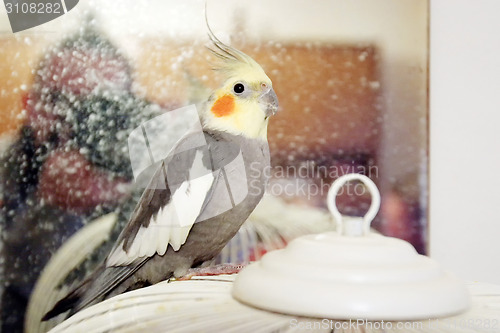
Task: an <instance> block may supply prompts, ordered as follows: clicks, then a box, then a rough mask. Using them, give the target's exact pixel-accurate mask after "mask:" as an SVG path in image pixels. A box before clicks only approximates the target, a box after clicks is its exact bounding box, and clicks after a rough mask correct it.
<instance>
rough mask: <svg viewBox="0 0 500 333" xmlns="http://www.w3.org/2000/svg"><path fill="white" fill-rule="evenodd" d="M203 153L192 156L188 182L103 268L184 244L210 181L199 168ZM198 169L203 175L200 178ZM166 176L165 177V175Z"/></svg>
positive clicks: (210, 177)
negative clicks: (130, 242) (128, 247)
mask: <svg viewBox="0 0 500 333" xmlns="http://www.w3.org/2000/svg"><path fill="white" fill-rule="evenodd" d="M202 157H203V154H202V153H201V152H200V151H198V152H197V153H196V155H195V158H194V162H193V166H192V169H191V170H190V172H189V180H187V181H185V182H183V183H182V184H181V185H180V186H179V187H178V188H177V190H176V191H175V192H174V193H173V195H172V197H171V198H172V199H171V200H170V202H169V203H168V204H167V205H166V206H165V207H163V208H161V209H160V210H159V211H158V213H157V214H156V217H152V218H151V220H150V222H149V225H148V226H147V227H144V226H141V227H140V228H139V230H138V232H137V234H136V236H135V238H134V240H133V242H132V245H131V247H130V249H129V250H128V251H124V250H123V242H122V243H120V244H119V245H118V246H117V247H116V248H115V249H114V250H113V252H112V253H111V254H110V255H109V257H108V259H107V262H106V265H107V266H123V265H128V264H130V263H132V262H133V261H135V260H137V259H138V258H141V257H151V256H153V255H154V254H155V253H158V254H159V255H164V254H165V252H166V251H167V248H168V245H169V244H170V245H171V246H172V249H173V250H174V251H178V250H179V249H180V247H181V246H182V245H183V244H184V243H185V242H186V240H187V237H188V235H189V231H190V230H191V228H192V227H193V225H194V223H195V221H196V218H197V217H198V216H199V215H200V212H201V209H202V206H203V203H204V202H205V198H206V197H207V194H208V192H209V191H210V188H211V187H212V184H213V182H214V176H213V174H212V171H211V170H208V169H207V168H205V167H204V166H203V162H202ZM201 168H204V170H205V172H204V173H206V174H205V175H203V176H201V177H196V175H200V170H201ZM167 177H168V176H167Z"/></svg>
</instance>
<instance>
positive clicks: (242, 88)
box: [233, 83, 245, 94]
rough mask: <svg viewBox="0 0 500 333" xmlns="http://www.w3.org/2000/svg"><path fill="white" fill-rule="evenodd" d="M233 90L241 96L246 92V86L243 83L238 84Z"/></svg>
mask: <svg viewBox="0 0 500 333" xmlns="http://www.w3.org/2000/svg"><path fill="white" fill-rule="evenodd" d="M233 90H234V92H235V93H237V94H241V93H242V92H244V91H245V86H244V85H243V84H242V83H236V84H235V85H234V87H233Z"/></svg>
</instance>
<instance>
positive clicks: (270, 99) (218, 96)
mask: <svg viewBox="0 0 500 333" xmlns="http://www.w3.org/2000/svg"><path fill="white" fill-rule="evenodd" d="M207 28H208V36H209V37H210V40H211V41H212V43H213V46H214V48H209V50H210V51H211V52H212V53H213V54H214V55H215V56H216V57H217V59H218V63H217V64H216V65H215V67H214V70H217V71H220V72H221V73H222V74H223V75H224V79H225V81H224V84H223V85H222V87H221V88H219V89H217V90H215V91H214V93H213V94H212V96H211V97H210V98H209V100H208V102H207V108H206V109H205V110H203V111H202V112H201V118H202V122H203V125H204V127H206V128H211V129H216V130H221V131H226V132H229V133H232V134H236V135H242V136H245V137H248V138H260V139H266V138H267V124H268V120H269V117H270V116H271V115H274V114H275V113H276V111H277V109H278V98H277V96H276V94H275V92H274V90H273V87H272V82H271V79H270V78H269V77H268V76H267V75H266V73H265V72H264V70H263V69H262V67H261V66H260V65H259V64H258V63H257V62H256V61H255V60H253V59H252V58H251V57H250V56H248V55H246V54H245V53H243V52H241V51H240V50H237V49H235V48H233V47H231V46H228V45H226V44H224V43H223V42H221V41H220V40H219V39H218V38H217V37H216V36H215V35H214V33H213V32H212V30H211V28H210V26H209V25H208V20H207Z"/></svg>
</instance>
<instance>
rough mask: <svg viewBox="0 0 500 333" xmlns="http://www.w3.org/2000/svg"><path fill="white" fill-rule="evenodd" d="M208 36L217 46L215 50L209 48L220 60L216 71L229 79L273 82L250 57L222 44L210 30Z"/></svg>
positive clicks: (215, 68) (215, 67)
mask: <svg viewBox="0 0 500 333" xmlns="http://www.w3.org/2000/svg"><path fill="white" fill-rule="evenodd" d="M208 35H209V37H210V40H211V41H212V43H213V44H214V46H215V49H212V48H209V50H210V51H211V52H212V54H214V55H215V56H216V57H217V58H219V62H218V63H217V64H216V65H215V66H214V70H216V71H220V72H223V74H224V75H225V76H226V78H227V79H231V78H242V77H245V78H246V79H250V78H252V77H253V78H254V79H257V80H259V79H263V78H265V79H266V80H267V81H271V80H270V79H269V77H268V76H267V75H266V73H265V72H264V70H263V69H262V67H261V66H260V65H259V64H258V63H257V62H256V61H255V60H253V59H252V58H251V57H250V56H248V55H246V54H245V53H243V52H241V51H240V50H237V49H235V48H233V47H231V46H228V45H226V44H224V43H223V42H221V41H220V40H219V39H218V38H217V37H216V36H215V35H214V34H213V32H212V31H211V30H210V28H209V34H208Z"/></svg>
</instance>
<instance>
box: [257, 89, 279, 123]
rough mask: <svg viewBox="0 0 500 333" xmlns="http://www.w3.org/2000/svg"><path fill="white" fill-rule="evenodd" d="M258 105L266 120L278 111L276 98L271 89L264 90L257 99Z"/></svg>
mask: <svg viewBox="0 0 500 333" xmlns="http://www.w3.org/2000/svg"><path fill="white" fill-rule="evenodd" d="M259 103H260V104H261V105H262V107H263V109H264V112H265V114H266V118H268V117H270V116H273V115H275V114H276V112H277V111H278V96H276V93H275V92H274V90H273V88H268V89H266V90H265V91H264V92H263V93H262V94H261V95H260V97H259Z"/></svg>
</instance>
